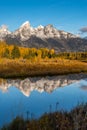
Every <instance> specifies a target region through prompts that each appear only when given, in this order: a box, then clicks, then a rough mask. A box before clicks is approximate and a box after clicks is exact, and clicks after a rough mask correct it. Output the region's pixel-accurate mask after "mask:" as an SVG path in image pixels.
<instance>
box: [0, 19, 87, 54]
mask: <svg viewBox="0 0 87 130" xmlns="http://www.w3.org/2000/svg"><path fill="white" fill-rule="evenodd" d="M0 40H1V41H6V42H7V43H8V44H16V45H19V46H23V47H35V48H49V49H55V51H57V52H64V51H87V39H86V38H81V37H79V36H78V35H74V34H72V33H69V32H65V31H63V30H58V29H56V28H55V27H54V26H53V25H51V24H49V25H47V26H42V25H40V26H38V27H37V28H33V27H32V26H31V25H30V23H29V21H26V22H25V23H23V24H22V25H21V26H20V27H19V28H18V29H17V30H15V31H13V32H11V31H9V30H8V28H7V26H5V25H3V26H1V27H0Z"/></svg>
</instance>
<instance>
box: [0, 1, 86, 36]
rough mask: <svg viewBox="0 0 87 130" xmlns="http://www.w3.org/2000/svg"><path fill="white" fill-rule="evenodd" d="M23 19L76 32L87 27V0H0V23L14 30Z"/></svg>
mask: <svg viewBox="0 0 87 130" xmlns="http://www.w3.org/2000/svg"><path fill="white" fill-rule="evenodd" d="M25 21H30V23H31V25H32V26H33V27H36V26H38V25H40V24H41V25H47V24H53V25H54V26H55V27H56V28H58V29H61V30H65V31H68V32H72V33H75V34H76V33H78V32H79V31H78V30H79V29H80V28H82V27H87V0H0V25H2V24H6V25H8V27H9V29H10V30H15V29H17V28H18V27H19V26H20V25H21V24H22V23H23V22H25ZM86 34H87V33H85V35H86Z"/></svg>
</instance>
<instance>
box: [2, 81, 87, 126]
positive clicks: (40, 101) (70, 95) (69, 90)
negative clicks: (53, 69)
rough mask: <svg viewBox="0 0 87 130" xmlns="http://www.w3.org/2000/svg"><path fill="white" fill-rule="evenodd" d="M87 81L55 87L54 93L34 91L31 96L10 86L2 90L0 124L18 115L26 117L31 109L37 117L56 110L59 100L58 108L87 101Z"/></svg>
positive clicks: (67, 107)
mask: <svg viewBox="0 0 87 130" xmlns="http://www.w3.org/2000/svg"><path fill="white" fill-rule="evenodd" d="M84 88H87V81H85V80H81V81H79V82H77V83H73V84H71V85H68V86H66V87H60V88H57V89H55V90H54V91H53V92H52V93H47V92H42V93H40V92H38V91H36V90H34V91H32V92H31V94H30V96H29V97H26V96H25V95H23V94H22V92H21V91H20V90H19V89H17V88H15V87H10V88H9V89H8V91H7V92H2V91H1V90H0V126H1V125H2V124H5V123H7V122H9V121H10V120H11V119H13V118H14V117H15V116H16V115H22V116H24V117H25V118H26V112H27V111H29V113H30V114H29V116H30V117H31V115H32V116H33V117H35V118H37V117H39V116H40V115H42V114H43V113H45V112H49V111H50V107H49V106H50V105H51V106H52V108H51V110H52V111H55V110H56V103H57V102H58V103H59V104H58V108H57V109H58V110H67V111H69V110H71V109H72V108H74V107H75V106H76V105H77V104H78V103H82V102H87V91H85V90H86V89H84Z"/></svg>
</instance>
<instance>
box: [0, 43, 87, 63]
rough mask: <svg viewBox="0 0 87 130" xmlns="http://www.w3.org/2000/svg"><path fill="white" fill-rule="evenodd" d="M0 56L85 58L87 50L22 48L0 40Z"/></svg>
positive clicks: (12, 57) (86, 57) (86, 58)
mask: <svg viewBox="0 0 87 130" xmlns="http://www.w3.org/2000/svg"><path fill="white" fill-rule="evenodd" d="M0 57H1V58H9V59H15V58H23V59H32V58H33V59H35V58H38V59H40V58H42V59H44V58H64V59H70V60H83V61H85V60H87V52H61V53H55V51H54V49H50V50H49V49H47V48H40V49H36V48H24V47H18V46H15V45H7V44H6V43H5V42H0Z"/></svg>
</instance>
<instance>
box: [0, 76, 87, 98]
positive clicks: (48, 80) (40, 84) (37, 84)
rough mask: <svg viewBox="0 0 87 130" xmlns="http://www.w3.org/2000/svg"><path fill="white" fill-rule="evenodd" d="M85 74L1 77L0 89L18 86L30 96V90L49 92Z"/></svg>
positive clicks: (4, 90) (5, 90)
mask: <svg viewBox="0 0 87 130" xmlns="http://www.w3.org/2000/svg"><path fill="white" fill-rule="evenodd" d="M86 77H87V74H79V75H78V74H74V75H73V74H70V75H67V76H66V75H65V76H52V77H49V76H47V77H34V78H26V79H24V80H21V79H14V80H12V79H7V80H4V79H1V80H0V89H1V90H2V91H3V92H7V91H8V88H10V87H12V86H15V87H16V88H18V89H19V90H20V91H21V92H22V93H23V94H24V95H25V96H30V94H31V92H32V91H34V90H37V91H38V92H40V93H42V92H44V91H45V92H48V93H51V92H52V91H53V90H55V89H56V88H58V87H62V86H67V85H69V84H71V83H74V82H77V81H79V80H80V79H83V78H86Z"/></svg>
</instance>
